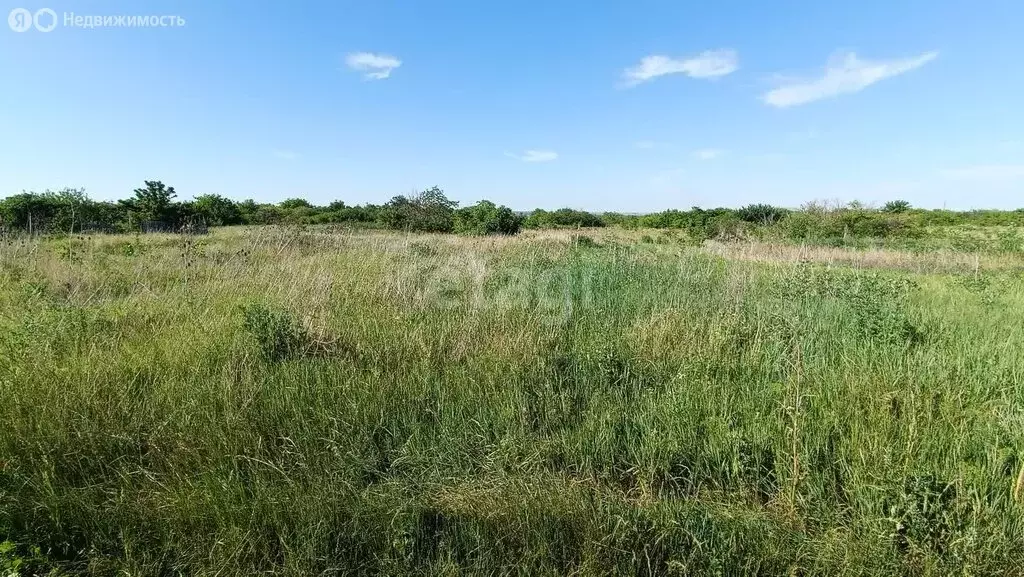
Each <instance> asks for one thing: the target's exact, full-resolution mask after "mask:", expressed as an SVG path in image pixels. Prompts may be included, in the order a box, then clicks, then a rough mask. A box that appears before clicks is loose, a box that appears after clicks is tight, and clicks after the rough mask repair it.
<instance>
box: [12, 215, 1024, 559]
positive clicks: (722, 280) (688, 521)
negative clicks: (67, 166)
mask: <svg viewBox="0 0 1024 577" xmlns="http://www.w3.org/2000/svg"><path fill="white" fill-rule="evenodd" d="M421 200H422V199H421ZM437 200H440V199H437ZM411 204H412V205H413V206H412V207H411V208H410V204H409V203H396V204H395V205H393V207H394V208H399V207H401V208H402V210H407V211H408V212H407V213H406V215H405V216H404V217H402V218H404V219H405V220H403V221H402V222H403V227H404V228H405V229H406V230H407V229H411V228H413V226H412V225H409V223H410V222H411V220H410V219H418V218H420V217H421V216H422V217H423V218H424V221H423V222H428V223H436V222H439V218H440V217H439V216H438V215H435V214H430V213H429V211H427V213H426V214H424V213H423V212H421V211H422V208H423V207H422V206H415V204H416V203H415V200H414V202H412V203H411ZM442 204H443V203H442ZM290 205H294V208H292V209H289V210H308V209H309V207H303V206H301V203H297V202H296V203H290ZM448 206H449V208H451V209H452V220H453V223H452V225H453V227H462V226H466V229H467V230H465V231H464V232H467V233H470V234H479V233H481V232H482V230H481V229H480V228H478V227H479V226H480V225H481V223H484V228H487V224H486V223H491V222H494V221H495V219H494V218H492V216H494V215H498V214H499V213H501V211H500V210H499V209H498V208H497V207H491V206H488V205H477V206H476V207H471V208H470V209H469V210H467V209H456V208H455V207H454V206H452V205H448ZM222 208H223V207H222ZM225 210H227V209H225ZM464 211H465V212H464ZM706 212H711V211H706ZM911 213H912V209H911ZM224 214H228V213H227V212H224ZM460 214H461V215H462V216H459V215H460ZM771 214H773V213H772V212H771V211H764V210H761V209H757V210H751V211H749V213H747V215H746V216H747V217H746V218H743V217H739V216H738V215H737V216H738V218H737V219H736V220H735V221H732V222H736V221H738V222H742V223H746V224H743V225H737V226H741V227H742V226H755V227H756V226H761V225H760V224H758V223H759V222H764V220H765V219H766V218H769V219H770V218H774V216H771ZM885 214H886V215H890V214H891V211H890V212H887V213H885ZM906 214H908V213H907V212H902V213H896V214H895V215H894V216H900V217H903V216H904V215H906ZM766 215H768V216H766ZM506 216H507V215H506ZM671 216H672V218H679V221H678V222H684V223H686V226H685V227H683V228H688V227H691V226H692V227H693V228H694V229H696V231H697V232H699V231H700V230H701V228H702V227H704V226H717V225H718V224H721V223H723V222H725V218H726V217H723V215H722V214H720V213H714V214H711V215H707V214H700V215H691V217H692V218H691V217H685V218H684V217H680V216H678V215H676V214H675V213H673V214H672V215H671ZM792 216H793V215H787V216H784V217H782V222H785V221H786V220H788V219H790V218H792ZM829 218H832V217H829ZM835 218H838V217H835ZM843 218H846V217H843ZM885 218H888V216H886V217H885ZM497 220H499V221H500V220H501V218H498V219H497ZM459 223H466V224H465V225H464V224H459ZM712 223H715V224H712ZM406 225H408V226H406ZM430 226H433V224H431V225H430ZM568 226H569V227H570V228H571V230H566V231H557V230H556V231H543V232H540V233H538V232H532V231H528V232H525V233H523V234H521V235H519V236H518V237H515V238H511V237H499V238H495V239H491V240H486V241H482V240H479V239H477V238H474V237H472V236H467V237H455V236H449V237H439V236H437V235H428V234H413V233H407V232H403V233H400V234H399V233H389V232H380V231H356V232H353V231H342V232H334V231H331V230H329V229H328V228H324V227H274V226H268V227H245V228H222V229H215V230H214V231H213V233H212V234H210V235H208V236H206V237H203V238H201V239H195V238H189V237H181V236H177V235H170V234H166V235H164V234H153V235H81V236H79V235H70V236H62V237H53V238H48V237H35V238H25V237H14V238H6V239H3V240H0V398H3V400H4V402H3V403H0V569H2V570H4V571H7V572H21V573H23V574H43V575H46V574H54V575H57V574H96V575H215V574H216V575H253V574H281V575H303V576H305V575H342V574H389V575H424V574H436V575H442V574H443V575H451V574H521V575H611V574H628V575H742V574H757V575H837V574H849V575H1020V574H1022V570H1021V568H1022V567H1024V548H1021V546H1020V543H1021V540H1022V538H1024V534H1022V528H1021V527H1022V526H1021V515H1022V513H1024V409H1022V407H1024V369H1022V365H1021V363H1020V362H1019V360H1018V357H1019V355H1016V354H1014V353H1015V351H1019V350H1021V349H1022V348H1024V333H1022V332H1021V330H1020V328H1019V327H1021V326H1024V277H1022V276H1021V275H1020V274H1019V271H1020V270H1022V269H1024V258H1022V257H1021V256H1020V255H1018V254H1016V253H1005V254H1004V253H1001V252H998V251H995V250H989V249H985V250H982V251H981V256H980V257H977V259H976V258H975V257H973V256H972V258H971V259H969V260H964V265H965V268H964V270H959V269H954V268H950V269H949V270H948V271H947V272H943V273H941V274H940V273H931V274H917V273H912V272H907V271H906V270H903V268H907V267H905V266H904V265H903V263H904V261H898V262H896V263H895V264H897V265H899V266H891V267H890V266H879V267H877V268H868V269H856V268H844V267H838V266H833V265H830V264H829V262H831V261H832V259H833V258H834V257H833V253H831V252H828V251H827V250H825V249H820V250H819V251H818V252H814V251H806V252H802V253H801V255H802V256H801V260H802V262H789V259H785V260H773V258H772V257H773V255H774V254H775V253H766V258H763V259H760V260H757V259H753V258H744V259H736V260H729V259H725V258H722V257H720V256H716V255H714V254H711V253H710V252H709V251H711V250H712V249H713V248H714V247H713V243H709V244H708V245H706V246H704V247H700V246H696V245H695V243H692V242H690V241H689V240H687V241H686V242H683V239H684V238H686V239H688V238H689V233H688V232H687V231H685V230H680V229H679V228H671V229H666V230H664V231H645V232H638V233H630V232H628V231H623V230H621V228H619V227H616V228H608V229H604V230H598V229H591V230H588V231H585V232H581V231H578V230H576V228H577V227H574V226H572V225H568ZM771 226H783V225H782V224H781V223H780V224H776V225H771ZM487 232H491V230H490V229H488V230H487ZM645 237H646V239H647V240H646V241H644V240H642V239H644V238H645ZM979 238H980V239H981V240H980V241H979V242H984V243H990V244H991V243H995V244H998V243H999V240H998V239H997V238H995V237H993V238H985V237H979ZM737 246H743V247H751V246H753V247H755V248H756V247H757V246H759V245H752V244H751V243H737ZM744 250H747V249H746V248H745V249H744ZM886 254H889V253H886ZM893 254H896V253H893ZM950 254H952V255H956V254H959V253H950ZM748 256H749V255H748ZM886 258H893V259H895V258H896V257H895V256H892V257H888V256H887V257H886ZM908 258H909V259H912V260H914V261H915V262H917V261H920V260H921V257H920V256H917V255H909V256H908ZM948 259H952V257H948ZM793 260H794V261H795V260H796V259H793ZM957 262H959V261H957ZM865 263H866V264H865ZM874 263H875V261H863V262H862V263H861V266H867V265H870V264H874ZM882 264H883V265H884V264H885V263H882ZM953 264H955V263H953ZM940 270H946V269H940ZM51 572H52V573H51Z"/></svg>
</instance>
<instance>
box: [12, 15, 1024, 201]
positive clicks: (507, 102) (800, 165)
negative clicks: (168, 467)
mask: <svg viewBox="0 0 1024 577" xmlns="http://www.w3.org/2000/svg"><path fill="white" fill-rule="evenodd" d="M4 2H6V3H0V8H3V11H2V13H3V14H4V15H7V14H9V13H10V12H11V10H12V9H15V8H20V7H23V8H26V9H28V10H29V11H30V12H36V11H38V10H39V9H42V8H50V9H52V10H53V11H54V12H55V13H56V14H57V15H58V18H57V19H58V21H59V22H58V23H57V26H56V27H55V29H53V30H52V31H50V32H40V31H39V30H36V29H32V28H30V29H29V30H27V31H24V32H15V31H13V30H12V29H11V28H9V27H7V26H3V27H2V28H0V69H2V70H3V72H4V74H3V80H2V82H3V85H2V88H3V89H2V90H0V134H2V137H0V196H3V195H7V194H12V193H16V192H20V191H22V190H44V189H47V188H50V189H55V188H61V187H66V186H70V187H84V188H85V189H86V191H87V192H88V193H89V195H90V196H92V197H94V198H101V199H112V198H121V197H126V196H128V195H130V194H131V190H132V189H133V188H136V187H138V186H140V185H141V183H142V181H143V180H145V179H159V180H163V181H164V182H166V183H168V184H170V185H173V186H175V187H176V188H177V190H178V192H179V196H180V197H182V198H189V197H191V196H194V195H198V194H204V193H219V194H223V195H225V196H229V197H232V198H236V199H243V198H255V199H257V200H260V201H273V202H276V201H280V200H283V199H285V198H289V197H296V196H302V197H305V198H308V199H310V200H311V201H313V202H316V203H327V202H329V201H331V200H334V199H342V200H345V201H346V202H349V203H363V202H375V203H381V202H384V201H386V200H387V199H389V198H390V197H391V196H393V195H395V194H403V193H408V192H411V191H413V190H415V189H422V188H426V187H429V186H432V185H435V184H436V185H439V186H441V187H442V188H444V189H445V191H446V192H447V193H448V195H449V196H450V197H451V198H453V199H456V200H459V201H461V202H463V203H467V202H472V201H475V200H478V199H480V198H489V199H492V200H494V201H496V202H499V203H502V204H507V205H509V206H511V207H513V208H516V209H531V208H534V207H546V208H556V207H559V206H573V207H578V208H585V209H590V210H618V211H628V212H640V211H650V210H660V209H665V208H688V207H690V206H694V205H699V206H705V207H710V206H738V205H742V204H746V203H750V202H769V203H773V204H779V205H785V206H797V205H799V204H801V203H803V202H805V201H809V200H815V199H818V200H829V199H837V200H843V201H849V200H854V199H857V200H861V201H864V202H868V203H881V202H884V201H886V200H890V199H893V198H904V199H906V200H909V201H911V202H912V203H913V204H915V205H918V206H927V207H942V206H947V207H949V208H987V207H1000V208H1016V207H1021V206H1024V194H1022V193H1024V108H1022V104H1024V76H1022V75H1021V74H1020V70H1021V67H1020V66H1021V65H1020V62H1019V57H1020V56H1021V55H1022V54H1024V34H1020V22H1022V21H1024V3H1021V2H1019V1H1004V2H985V1H979V2H966V1H963V2H943V1H935V0H931V1H919V0H910V1H902V2H899V1H897V2H892V1H887V2H882V1H878V0H867V1H862V2H842V3H840V2H820V1H800V2H797V1H780V2H750V1H747V2H738V1H720V2H707V3H693V2H678V1H665V2H635V1H634V2H624V1H622V2H567V1H558V0H547V1H519V2H479V1H474V2H468V1H458V2H455V1H444V2H429V1H426V0H423V1H409V2H384V1H377V0H375V1H372V2H367V1H365V0H362V1H359V2H349V1H336V2H312V1H306V2H302V1H296V2H292V3H284V2H259V1H254V2H242V1H240V0H225V1H222V2H215V1H213V0H202V1H184V0H179V1H162V2H160V1H153V2H141V1H114V0H107V1H86V0H76V1H70V0H41V2H42V3H39V2H37V0H31V2H30V1H29V0H17V1H15V2H7V0H4ZM65 13H74V15H76V16H91V15H97V16H118V15H131V16H135V15H157V16H163V15H174V16H180V17H182V18H183V19H184V25H183V26H165V27H134V28H130V27H100V28H84V27H77V26H73V25H72V26H66V25H64V19H65ZM0 26H2V24H0Z"/></svg>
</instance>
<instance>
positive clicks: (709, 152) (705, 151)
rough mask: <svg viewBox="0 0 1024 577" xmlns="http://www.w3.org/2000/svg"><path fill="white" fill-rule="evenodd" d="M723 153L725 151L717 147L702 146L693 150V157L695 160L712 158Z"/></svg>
mask: <svg viewBox="0 0 1024 577" xmlns="http://www.w3.org/2000/svg"><path fill="white" fill-rule="evenodd" d="M723 154H725V151H724V150H720V149H718V148H702V149H700V150H694V151H693V157H694V158H696V159H697V160H714V159H716V158H718V157H719V156H722V155H723Z"/></svg>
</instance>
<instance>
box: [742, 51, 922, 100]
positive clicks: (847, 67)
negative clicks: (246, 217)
mask: <svg viewBox="0 0 1024 577" xmlns="http://www.w3.org/2000/svg"><path fill="white" fill-rule="evenodd" d="M938 55H939V53H938V52H934V51H933V52H925V53H924V54H921V55H918V56H913V57H910V58H896V59H891V60H862V59H860V58H858V57H857V54H856V53H854V52H840V53H837V54H835V55H833V56H832V57H831V58H829V61H828V64H827V65H826V66H825V73H824V74H823V75H822V76H820V77H817V78H803V79H790V80H786V81H784V82H783V83H782V84H781V85H780V86H778V87H777V88H775V89H773V90H769V91H768V92H766V93H765V94H764V95H763V96H762V97H761V99H762V100H764V102H765V104H768V105H770V106H775V107H778V108H785V107H788V106H797V105H799V104H807V103H808V102H814V101H815V100H821V99H823V98H831V97H833V96H839V95H840V94H848V93H851V92H859V91H861V90H864V89H865V88H867V87H868V86H871V85H872V84H874V83H876V82H878V81H880V80H885V79H886V78H891V77H893V76H898V75H900V74H903V73H906V72H910V71H911V70H914V69H917V68H920V67H922V66H924V65H925V64H927V63H929V62H931V61H932V60H935V58H936V57H938Z"/></svg>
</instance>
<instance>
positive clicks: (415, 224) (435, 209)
mask: <svg viewBox="0 0 1024 577" xmlns="http://www.w3.org/2000/svg"><path fill="white" fill-rule="evenodd" d="M457 206H459V203H458V202H456V201H454V200H448V197H446V196H445V195H444V191H443V190H441V189H440V188H439V187H437V186H434V187H431V188H428V189H427V190H424V191H422V192H419V193H417V194H415V195H413V196H403V195H399V196H396V197H394V198H392V199H391V200H390V201H389V202H388V203H387V204H385V205H384V206H383V207H382V208H381V213H380V219H381V222H382V223H383V224H384V225H385V226H387V227H388V228H392V229H395V230H410V231H417V232H451V231H452V226H453V220H454V213H455V208H456V207H457Z"/></svg>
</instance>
